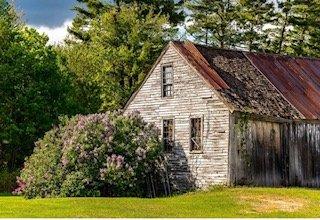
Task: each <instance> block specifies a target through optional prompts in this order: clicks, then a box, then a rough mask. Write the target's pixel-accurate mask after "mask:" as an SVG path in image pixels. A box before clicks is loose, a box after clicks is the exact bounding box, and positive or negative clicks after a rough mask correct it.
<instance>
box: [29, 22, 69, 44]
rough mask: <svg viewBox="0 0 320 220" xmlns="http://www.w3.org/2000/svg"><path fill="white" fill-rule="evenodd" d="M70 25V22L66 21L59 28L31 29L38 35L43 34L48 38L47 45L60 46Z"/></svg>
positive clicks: (40, 27) (41, 27) (42, 27)
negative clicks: (38, 33)
mask: <svg viewBox="0 0 320 220" xmlns="http://www.w3.org/2000/svg"><path fill="white" fill-rule="evenodd" d="M71 23H72V21H71V20H66V21H65V22H64V23H63V24H62V25H61V26H60V27H47V26H43V25H41V26H38V27H37V26H33V25H31V26H32V27H33V28H35V29H37V30H38V31H39V32H40V33H44V34H46V35H48V37H49V42H48V43H49V44H51V45H53V44H62V43H63V40H64V39H65V38H66V36H67V35H68V26H70V25H71Z"/></svg>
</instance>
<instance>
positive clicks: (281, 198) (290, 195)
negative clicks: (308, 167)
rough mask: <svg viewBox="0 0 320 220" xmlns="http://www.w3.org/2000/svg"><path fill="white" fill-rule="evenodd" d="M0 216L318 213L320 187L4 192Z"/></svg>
mask: <svg viewBox="0 0 320 220" xmlns="http://www.w3.org/2000/svg"><path fill="white" fill-rule="evenodd" d="M0 217H320V190H313V189H303V188H289V189H287V188H277V189H274V188H215V189H212V190H210V191H207V192H193V193H188V194H184V195H180V196H174V197H170V198H157V199H139V198H58V199H33V200H26V199H24V198H22V197H13V196H5V195H4V196H0Z"/></svg>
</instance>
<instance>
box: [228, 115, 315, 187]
mask: <svg viewBox="0 0 320 220" xmlns="http://www.w3.org/2000/svg"><path fill="white" fill-rule="evenodd" d="M230 126H231V130H230V155H229V156H230V178H231V179H230V181H231V183H232V184H235V185H256V186H288V185H291V186H310V187H319V186H320V124H318V123H307V122H303V121H301V122H293V121H277V120H275V121H272V120H257V119H250V118H246V117H239V115H236V114H234V115H233V116H232V117H231V118H230Z"/></svg>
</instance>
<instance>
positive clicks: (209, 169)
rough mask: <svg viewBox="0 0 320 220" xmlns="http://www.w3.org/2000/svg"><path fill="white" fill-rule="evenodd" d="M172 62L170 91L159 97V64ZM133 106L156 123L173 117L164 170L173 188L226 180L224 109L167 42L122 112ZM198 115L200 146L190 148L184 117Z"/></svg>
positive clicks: (227, 120)
mask: <svg viewBox="0 0 320 220" xmlns="http://www.w3.org/2000/svg"><path fill="white" fill-rule="evenodd" d="M170 63H171V64H172V65H173V68H174V97H173V98H162V97H161V66H162V65H165V64H170ZM133 111H139V112H140V114H141V115H142V117H143V118H144V119H145V120H146V121H147V122H149V123H155V124H156V126H157V127H158V128H159V129H162V120H163V119H167V118H172V119H174V123H175V131H174V136H175V147H174V148H173V150H172V152H171V153H169V154H168V155H167V156H168V161H169V173H170V179H171V183H172V186H173V188H174V189H176V190H186V189H188V188H190V187H193V186H196V187H207V186H209V185H211V184H226V183H227V180H228V137H229V110H228V108H227V107H226V106H225V105H224V104H223V103H222V102H221V101H220V99H219V98H218V97H217V95H216V94H215V92H214V91H213V90H212V89H211V88H210V87H209V86H208V85H207V84H206V83H205V82H204V81H203V80H202V79H201V78H200V77H199V76H198V75H197V73H195V71H194V70H193V69H192V68H191V67H189V65H188V64H187V63H186V62H185V60H184V59H183V58H182V57H181V56H180V55H179V54H178V53H177V51H176V50H175V49H174V48H173V47H170V48H169V49H168V50H167V52H166V53H165V54H164V56H163V57H162V59H161V61H160V63H159V64H158V65H157V66H156V67H155V69H154V71H153V72H152V73H151V75H150V77H149V78H148V79H147V80H146V82H145V83H144V85H143V86H142V88H141V89H140V90H139V91H138V93H137V94H136V96H135V97H134V98H133V100H132V101H131V103H130V104H129V105H128V107H127V109H126V111H125V113H129V112H133ZM191 117H202V118H203V121H204V123H203V145H204V146H203V152H201V153H193V152H190V142H189V137H190V124H189V122H190V118H191Z"/></svg>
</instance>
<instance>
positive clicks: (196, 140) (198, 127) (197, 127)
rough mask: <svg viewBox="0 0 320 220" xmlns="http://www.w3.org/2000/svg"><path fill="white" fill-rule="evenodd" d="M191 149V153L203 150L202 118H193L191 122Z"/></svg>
mask: <svg viewBox="0 0 320 220" xmlns="http://www.w3.org/2000/svg"><path fill="white" fill-rule="evenodd" d="M190 124H191V128H190V132H191V134H190V149H191V151H201V150H202V118H191V120H190Z"/></svg>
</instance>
